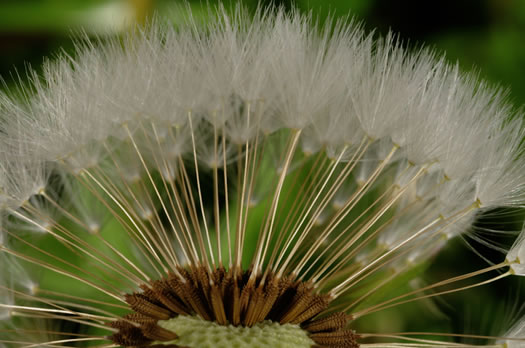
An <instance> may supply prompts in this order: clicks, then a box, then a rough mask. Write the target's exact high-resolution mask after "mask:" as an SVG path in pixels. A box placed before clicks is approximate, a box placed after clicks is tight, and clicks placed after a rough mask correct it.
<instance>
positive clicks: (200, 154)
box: [0, 10, 525, 348]
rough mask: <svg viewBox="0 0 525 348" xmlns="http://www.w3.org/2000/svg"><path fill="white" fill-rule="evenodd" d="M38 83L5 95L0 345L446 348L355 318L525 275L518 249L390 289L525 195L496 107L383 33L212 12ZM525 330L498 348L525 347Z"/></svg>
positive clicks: (522, 251)
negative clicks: (482, 218) (479, 219)
mask: <svg viewBox="0 0 525 348" xmlns="http://www.w3.org/2000/svg"><path fill="white" fill-rule="evenodd" d="M31 80H32V83H31V86H30V87H28V88H26V89H21V91H22V93H19V94H21V95H22V98H20V96H18V98H14V97H11V96H9V95H6V94H4V95H1V96H0V115H1V117H2V122H1V123H0V128H1V129H0V143H1V159H0V171H1V173H0V208H1V211H2V215H1V218H2V220H1V233H0V258H1V262H2V269H3V271H2V273H1V274H0V279H1V283H0V323H1V324H0V325H1V326H0V333H2V336H1V337H2V338H1V339H0V344H5V345H7V346H24V347H34V346H38V345H41V346H51V347H53V346H60V345H65V346H77V345H85V346H97V347H114V346H126V347H146V346H152V347H163V346H164V347H179V346H189V347H208V346H209V347H219V346H220V347H230V346H234V345H235V344H236V345H237V346H239V347H240V346H253V347H275V346H277V343H276V342H278V344H280V346H283V347H310V346H314V345H316V346H323V347H359V346H361V347H378V346H381V347H403V346H407V347H413V346H414V345H415V346H418V345H421V346H425V347H430V346H438V347H443V346H446V341H447V339H449V338H450V336H447V335H445V333H443V334H444V335H443V336H441V337H442V339H443V340H442V341H440V340H439V339H430V338H424V337H423V338H417V337H414V336H412V335H411V334H410V333H398V334H395V333H385V332H371V333H364V332H356V331H355V327H354V326H353V323H354V321H356V320H360V319H361V318H365V320H366V318H367V316H368V315H370V314H372V313H378V312H379V313H380V312H381V311H385V310H387V309H389V308H392V307H396V306H400V305H402V304H404V303H407V302H412V301H417V300H421V299H423V298H428V297H432V296H436V295H439V294H441V293H448V292H455V291H460V290H464V289H467V288H471V287H475V286H478V285H483V284H487V283H490V282H493V281H496V280H498V279H501V278H504V277H507V276H511V275H524V274H525V261H524V260H525V243H524V235H523V233H522V235H521V236H520V237H518V239H517V241H516V243H515V244H514V246H513V247H512V248H511V249H510V250H508V253H507V254H506V258H505V257H503V258H505V260H504V261H502V262H500V263H497V264H494V265H490V266H488V267H487V268H484V269H481V270H478V271H476V272H472V273H469V274H465V275H461V276H458V277H454V278H449V279H445V280H443V281H441V282H439V283H435V284H432V285H428V286H424V287H420V288H416V289H413V290H407V291H406V292H405V293H403V294H401V295H397V294H396V295H392V294H391V292H389V291H388V290H387V289H389V287H390V288H391V287H392V286H398V285H399V280H400V279H403V282H408V281H409V280H410V279H413V278H415V277H417V276H418V274H419V273H420V269H421V268H422V265H425V264H426V263H427V261H428V260H429V259H430V258H432V257H433V256H434V255H435V254H436V253H437V252H438V251H439V250H440V249H442V248H443V247H444V246H445V245H446V244H447V242H448V241H449V240H451V239H453V238H455V237H458V236H464V235H465V234H466V233H469V232H468V231H469V230H470V228H469V227H470V226H471V225H472V223H473V221H474V219H475V217H476V216H477V215H478V214H480V213H483V212H485V211H489V210H491V209H493V208H495V207H519V206H521V205H522V204H523V201H524V189H525V186H524V184H525V177H524V173H525V166H524V163H523V160H522V159H520V154H521V151H522V147H521V142H522V139H523V136H524V127H523V124H522V122H523V121H522V118H523V117H522V116H521V115H519V114H515V113H513V111H512V108H511V107H510V106H509V105H508V104H507V103H506V102H505V94H504V93H503V92H502V91H500V90H497V89H494V88H492V87H489V86H487V85H486V83H484V82H483V81H479V80H478V79H477V78H475V77H473V76H470V75H467V74H463V73H461V72H460V71H458V68H457V66H452V65H450V64H449V63H447V62H446V61H445V60H444V59H443V58H440V57H436V56H435V54H434V53H432V52H431V51H428V50H425V49H421V50H419V51H417V52H415V53H408V52H407V51H406V50H405V49H404V48H403V47H402V45H401V44H399V43H398V42H397V40H396V39H395V38H394V37H393V36H391V35H389V36H387V37H385V38H382V39H379V40H373V37H372V35H366V34H365V33H364V31H363V30H362V29H361V28H360V26H359V25H355V24H353V23H350V24H343V23H329V24H327V25H325V26H320V25H317V24H316V23H315V22H314V21H312V20H311V19H310V18H308V17H304V16H302V15H299V14H291V15H287V14H284V13H283V12H281V11H279V10H269V11H263V10H260V11H258V12H257V14H256V16H255V17H254V18H251V17H250V16H248V15H247V14H246V13H245V12H244V11H241V10H238V11H235V12H234V14H232V15H228V14H227V13H226V11H223V10H219V11H218V13H217V16H216V18H215V19H214V20H211V21H210V22H209V23H207V24H206V26H205V27H200V26H198V25H196V24H195V22H193V21H192V20H191V19H190V20H188V23H187V24H186V25H183V26H181V27H178V28H177V29H173V28H170V27H167V26H163V25H160V24H158V23H154V24H152V25H150V26H149V27H148V28H147V29H145V30H137V31H136V32H133V33H130V34H129V35H127V36H126V37H124V38H123V39H122V40H117V39H111V40H109V41H106V42H104V43H98V44H86V45H84V46H82V47H80V48H79V52H78V56H77V57H76V58H70V57H62V58H60V59H59V60H58V61H56V62H51V63H47V64H46V65H45V67H44V72H43V76H37V74H36V73H34V74H33V75H32V78H31ZM20 99H23V100H22V102H20V101H19V100H20ZM497 271H499V273H498V272H497ZM496 273H497V274H496ZM494 274H496V275H494ZM450 286H452V290H450V289H451V288H450ZM444 289H446V290H444ZM429 293H430V295H429ZM523 323H524V320H521V321H520V320H518V322H517V323H516V324H515V325H514V326H513V327H511V328H508V332H506V333H502V336H501V337H488V338H489V339H492V341H493V342H494V343H493V345H492V346H493V347H502V348H503V347H508V348H511V347H523V345H524V339H525V332H524V331H525V328H524V325H523ZM480 334H483V333H480ZM435 336H438V337H439V333H435ZM378 339H382V340H379V341H378ZM385 339H386V340H385ZM454 346H455V347H456V346H457V347H466V346H471V345H467V344H462V343H454Z"/></svg>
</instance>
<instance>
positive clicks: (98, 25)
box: [0, 0, 525, 342]
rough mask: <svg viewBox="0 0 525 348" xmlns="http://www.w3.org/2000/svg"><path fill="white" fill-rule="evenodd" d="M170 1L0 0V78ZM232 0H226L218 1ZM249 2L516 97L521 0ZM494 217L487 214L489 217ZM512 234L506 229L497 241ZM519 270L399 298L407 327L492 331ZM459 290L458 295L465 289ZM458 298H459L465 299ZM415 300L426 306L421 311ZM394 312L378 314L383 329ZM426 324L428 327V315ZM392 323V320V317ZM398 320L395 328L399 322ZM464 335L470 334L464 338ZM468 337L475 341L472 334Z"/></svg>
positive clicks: (513, 306)
mask: <svg viewBox="0 0 525 348" xmlns="http://www.w3.org/2000/svg"><path fill="white" fill-rule="evenodd" d="M206 2H208V3H210V4H215V3H216V1H212V0H209V1H188V4H189V5H190V6H191V8H192V10H193V12H194V14H196V16H197V17H198V16H199V15H202V16H204V13H205V9H204V8H205V4H206ZM184 3H185V2H182V1H174V0H156V1H155V0H0V78H1V79H2V80H3V81H4V82H5V84H6V85H4V86H3V87H1V86H0V89H1V88H6V86H9V85H12V84H13V83H14V82H15V81H16V80H18V79H19V77H18V75H22V76H23V75H24V72H25V70H26V69H27V66H28V65H30V66H32V67H33V68H36V69H37V70H38V68H39V66H40V65H41V63H42V62H43V60H44V59H45V58H49V57H51V58H52V57H54V56H56V55H58V54H59V53H60V52H62V51H65V52H69V53H72V52H73V51H74V41H75V38H77V39H78V38H79V37H84V35H85V34H87V35H88V36H92V37H95V36H106V35H107V36H113V35H118V34H119V33H122V32H124V31H126V30H129V28H130V27H132V26H133V25H134V24H135V23H137V22H139V23H140V22H144V21H145V20H147V18H148V17H149V16H151V15H152V14H153V13H155V12H156V13H159V14H160V15H162V16H166V17H171V18H170V19H171V20H173V21H174V22H175V23H176V22H177V18H178V16H181V14H180V11H181V9H183V8H184V7H183V6H182V7H181V6H180V5H181V4H184ZM231 3H235V2H234V1H231V2H227V4H231ZM243 4H244V5H245V6H247V7H248V8H250V9H252V10H254V9H255V8H256V7H257V6H258V5H260V4H263V5H267V4H275V5H280V6H284V7H285V8H286V9H287V10H291V9H293V8H298V9H299V10H300V11H304V12H307V11H312V12H313V14H314V16H319V17H320V18H321V20H322V19H323V18H326V16H327V15H329V14H332V15H333V16H336V17H343V16H348V15H349V14H350V15H351V16H353V17H355V18H357V19H358V20H361V21H363V22H364V24H365V28H366V29H367V30H368V31H372V30H377V31H378V33H381V34H384V33H386V32H388V30H390V29H391V30H393V31H394V32H396V33H398V34H399V36H400V37H401V38H402V39H403V40H404V41H405V42H407V44H408V46H412V47H417V46H419V45H422V44H425V45H427V46H430V47H433V48H435V49H436V50H437V51H438V52H446V53H447V57H448V59H449V60H450V61H451V62H456V61H457V62H459V64H460V66H461V67H462V68H463V70H465V71H475V72H477V73H479V74H480V76H482V77H483V78H485V79H487V80H489V81H491V82H493V83H495V84H499V85H502V86H504V87H508V88H509V90H510V92H509V96H510V99H511V101H512V102H513V103H514V104H515V105H516V107H521V105H524V104H525V78H524V77H525V1H524V0H439V1H438V0H434V1H430V0H429V1H421V0H397V1H391V0H282V1H278V0H275V1H253V0H251V1H250V0H247V1H243ZM518 215H521V213H519V212H517V213H516V214H510V215H508V214H504V215H502V214H499V213H498V214H494V215H493V216H492V217H490V216H489V217H484V218H482V219H480V221H479V222H478V225H479V226H481V227H483V228H494V229H496V230H502V229H503V230H507V231H516V230H519V229H520V228H521V225H520V224H519V223H518V220H519V219H517V218H516V217H517V216H518ZM494 216H495V217H494ZM498 242H499V243H502V245H505V244H506V245H509V244H510V243H512V237H509V238H501V239H499V240H498ZM483 252H484V255H488V256H489V258H494V259H495V261H501V259H502V255H501V254H494V253H493V252H492V251H491V250H488V249H487V250H484V251H483ZM485 265H486V263H485V262H484V261H483V260H482V259H481V258H479V257H477V256H476V255H475V254H474V253H473V252H471V251H470V249H468V248H467V247H466V246H465V243H463V242H462V241H458V242H457V243H453V245H452V246H451V247H449V248H448V249H447V250H445V251H444V252H443V253H442V254H441V255H440V256H439V257H438V258H437V259H436V260H435V261H434V262H433V265H432V267H431V269H430V273H429V274H428V275H427V276H426V278H425V279H424V281H425V282H426V283H430V282H432V281H436V280H441V279H444V278H447V277H450V276H452V275H454V274H457V273H458V272H468V271H471V270H474V269H479V268H482V267H484V266H485ZM520 282H521V283H523V281H521V280H520V279H515V278H514V279H505V280H504V281H502V282H499V283H498V284H494V285H491V286H486V287H483V288H478V289H474V290H472V291H470V292H469V293H468V294H464V293H460V294H455V295H451V296H446V297H444V298H443V299H442V300H440V301H437V302H432V303H430V302H428V303H426V304H423V307H421V306H419V307H407V309H406V315H408V316H411V317H412V318H411V320H410V319H409V320H408V321H409V322H412V324H413V325H412V327H411V329H412V330H416V329H421V330H433V329H434V330H436V331H454V332H472V333H476V332H477V333H480V332H484V333H492V334H498V333H499V334H502V332H501V329H502V328H503V327H504V326H505V325H506V324H507V325H508V323H509V322H510V321H512V319H513V318H514V317H515V316H516V315H517V313H519V312H520V311H521V312H522V313H523V308H522V307H523V302H524V301H523V300H524V299H525V294H524V287H523V285H521V286H520V284H519V283H520ZM465 295H467V296H465ZM465 297H468V299H469V300H468V301H465ZM421 308H426V309H427V311H425V312H421ZM393 315H394V317H389V316H388V314H386V315H385V316H383V317H382V318H376V319H375V320H378V321H379V322H376V323H375V326H376V327H379V326H381V322H380V321H381V320H388V321H390V323H389V324H388V325H386V326H387V327H388V328H389V329H388V330H391V329H392V321H395V320H396V318H395V314H393ZM429 322H430V323H431V326H430V327H429V326H428V323H429ZM394 327H395V325H394ZM400 329H404V328H403V327H400ZM470 342H473V341H470ZM474 342H475V341H474Z"/></svg>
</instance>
